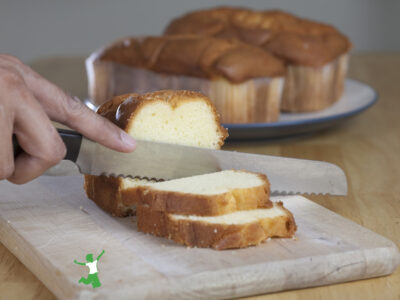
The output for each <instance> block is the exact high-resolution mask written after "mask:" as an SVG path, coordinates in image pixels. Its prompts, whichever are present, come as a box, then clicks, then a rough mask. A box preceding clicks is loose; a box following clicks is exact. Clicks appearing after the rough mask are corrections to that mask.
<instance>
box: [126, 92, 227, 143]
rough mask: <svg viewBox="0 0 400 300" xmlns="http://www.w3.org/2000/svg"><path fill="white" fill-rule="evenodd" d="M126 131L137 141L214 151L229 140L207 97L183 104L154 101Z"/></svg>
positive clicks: (189, 100) (143, 108)
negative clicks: (206, 99) (226, 138)
mask: <svg viewBox="0 0 400 300" xmlns="http://www.w3.org/2000/svg"><path fill="white" fill-rule="evenodd" d="M126 130H127V132H128V133H129V134H130V135H132V136H133V137H135V138H137V139H144V140H151V141H158V142H168V143H172V144H181V145H187V146H193V147H203V148H212V149H217V148H219V147H220V146H221V144H222V143H223V140H224V139H225V137H226V131H225V130H223V129H222V128H221V126H220V125H219V122H218V121H217V120H216V114H215V111H214V108H213V107H212V106H211V105H210V103H208V102H206V101H204V97H203V96H199V97H198V98H196V97H191V98H190V99H183V100H182V101H179V102H175V101H174V102H171V101H169V102H167V101H165V100H158V99H157V98H155V99H154V100H153V99H152V100H151V103H148V104H147V105H143V106H142V108H141V109H140V110H139V111H138V112H137V113H136V114H135V118H134V119H132V121H131V122H130V124H129V125H128V127H127V129H126Z"/></svg>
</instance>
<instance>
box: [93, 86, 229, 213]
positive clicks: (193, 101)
mask: <svg viewBox="0 0 400 300" xmlns="http://www.w3.org/2000/svg"><path fill="white" fill-rule="evenodd" d="M97 112H98V113H99V114H100V115H102V116H104V117H105V118H107V119H108V120H110V121H111V122H113V123H114V124H116V125H117V126H119V127H120V128H121V129H123V130H125V131H126V132H127V133H129V134H130V135H131V136H133V137H134V138H137V139H142V140H149V141H159V142H167V143H175V144H181V145H187V146H195V147H205V148H212V149H219V148H220V147H221V146H222V144H223V142H224V140H225V138H226V137H227V131H226V130H225V129H224V128H223V127H221V125H220V121H219V116H218V114H217V112H216V110H215V108H214V106H213V105H212V103H211V102H210V100H209V99H208V98H206V97H205V96H203V95H201V94H199V93H195V92H189V91H159V92H154V93H148V94H143V95H138V94H126V95H122V96H117V97H114V98H113V99H112V100H111V101H109V102H107V103H105V104H103V105H102V106H101V107H100V108H99V109H98V111H97ZM160 167H162V166H160ZM160 179H162V178H160ZM148 183H149V182H148V181H146V180H138V179H128V178H127V179H123V178H115V177H105V176H91V175H86V176H85V190H86V193H87V195H88V197H89V198H90V199H92V200H93V201H94V202H96V204H97V205H99V206H100V207H101V208H103V209H104V210H105V211H107V212H109V213H111V214H113V215H115V216H127V215H130V214H132V213H134V211H135V206H136V203H137V201H138V194H137V192H138V189H137V187H138V186H141V185H145V184H148Z"/></svg>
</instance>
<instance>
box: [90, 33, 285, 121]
mask: <svg viewBox="0 0 400 300" xmlns="http://www.w3.org/2000/svg"><path fill="white" fill-rule="evenodd" d="M86 66H87V71H88V77H89V94H90V96H91V98H92V99H95V101H96V102H97V103H102V102H103V101H105V99H108V98H110V97H112V96H114V95H116V94H121V93H126V92H131V91H139V92H145V91H153V90H159V89H176V90H180V89H185V90H195V91H199V92H202V93H204V94H205V95H207V96H208V97H210V99H211V101H213V103H214V104H215V106H216V108H217V111H218V112H219V113H220V114H221V121H222V122H223V123H249V122H273V121H277V120H278V118H279V111H280V102H281V97H282V90H283V83H284V81H283V77H284V75H285V66H284V64H283V62H282V61H281V60H280V59H278V58H276V57H275V56H273V55H271V54H269V53H267V52H266V51H264V50H263V49H261V48H260V47H257V46H253V45H249V44H246V43H243V42H241V41H239V40H236V39H220V38H214V37H202V36H198V35H179V36H177V35H174V36H161V37H143V38H126V39H122V40H119V41H116V42H114V43H112V44H111V45H109V46H107V47H105V48H103V49H101V50H99V51H97V52H96V53H94V54H93V55H92V56H91V57H89V59H88V60H87V64H86Z"/></svg>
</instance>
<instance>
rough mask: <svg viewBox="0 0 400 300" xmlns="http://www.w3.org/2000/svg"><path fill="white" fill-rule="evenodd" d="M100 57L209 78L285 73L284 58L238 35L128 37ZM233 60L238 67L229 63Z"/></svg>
mask: <svg viewBox="0 0 400 300" xmlns="http://www.w3.org/2000/svg"><path fill="white" fill-rule="evenodd" d="M138 52H140V54H138ZM129 53H132V54H131V55H130V54H129ZM98 59H99V60H104V61H113V62H116V63H120V64H125V65H130V66H134V67H137V68H144V69H148V70H152V71H155V72H159V73H166V74H175V75H186V76H194V77H200V78H209V79H213V78H215V77H221V76H222V77H224V78H226V79H227V80H229V81H231V82H233V83H241V82H244V81H246V80H248V79H251V78H258V77H275V76H283V75H284V73H285V66H284V64H283V63H282V61H281V60H280V59H278V58H276V57H274V56H272V55H271V54H269V53H267V52H266V51H264V50H262V49H261V48H259V47H255V46H252V45H249V44H246V43H242V42H240V41H239V40H236V39H226V38H224V39H221V38H214V37H202V36H199V35H187V34H184V35H174V36H159V37H156V36H154V37H145V38H126V39H123V40H119V41H117V42H115V43H113V44H111V45H110V46H108V47H106V48H105V49H103V50H102V51H101V52H100V53H98ZM232 60H235V68H234V69H231V68H230V67H231V66H230V64H229V65H227V64H226V63H227V62H230V61H232Z"/></svg>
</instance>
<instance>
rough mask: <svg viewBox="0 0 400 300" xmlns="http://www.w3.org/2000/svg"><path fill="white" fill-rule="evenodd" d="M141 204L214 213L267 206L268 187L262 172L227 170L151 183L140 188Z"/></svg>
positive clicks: (175, 211) (180, 211) (188, 212)
mask: <svg viewBox="0 0 400 300" xmlns="http://www.w3.org/2000/svg"><path fill="white" fill-rule="evenodd" d="M139 194H140V196H139V199H140V204H141V205H146V206H148V207H150V208H151V209H152V210H153V211H160V212H166V213H173V214H182V215H197V216H215V215H223V214H227V213H231V212H234V211H238V210H249V209H256V208H267V207H271V206H272V202H271V201H270V200H269V194H270V187H269V182H268V179H267V177H266V176H265V175H263V174H258V173H252V172H247V171H234V170H227V171H221V172H216V173H211V174H204V175H197V176H192V177H186V178H180V179H175V180H169V181H165V182H155V183H150V184H147V185H145V186H142V187H140V188H139Z"/></svg>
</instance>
